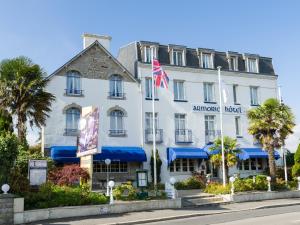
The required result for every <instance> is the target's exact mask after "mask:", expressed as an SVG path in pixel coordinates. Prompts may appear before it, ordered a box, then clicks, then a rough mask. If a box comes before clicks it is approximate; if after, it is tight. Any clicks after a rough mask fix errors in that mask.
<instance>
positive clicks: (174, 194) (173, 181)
mask: <svg viewBox="0 0 300 225" xmlns="http://www.w3.org/2000/svg"><path fill="white" fill-rule="evenodd" d="M175 183H176V179H175V177H171V178H170V184H171V185H172V188H173V190H172V199H175V198H176V189H175V186H174V184H175Z"/></svg>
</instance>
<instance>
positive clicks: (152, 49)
mask: <svg viewBox="0 0 300 225" xmlns="http://www.w3.org/2000/svg"><path fill="white" fill-rule="evenodd" d="M148 51H150V52H148ZM143 52H144V62H146V63H152V54H153V55H154V58H157V53H156V47H155V46H149V45H145V46H144V48H143Z"/></svg>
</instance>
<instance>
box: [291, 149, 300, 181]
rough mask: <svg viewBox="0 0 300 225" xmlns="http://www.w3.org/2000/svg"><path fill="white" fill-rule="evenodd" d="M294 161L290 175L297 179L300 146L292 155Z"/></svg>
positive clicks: (298, 174) (299, 167)
mask: <svg viewBox="0 0 300 225" xmlns="http://www.w3.org/2000/svg"><path fill="white" fill-rule="evenodd" d="M294 161H295V164H294V165H293V168H292V175H293V177H298V176H300V144H299V145H298V148H297V151H296V153H295V155H294Z"/></svg>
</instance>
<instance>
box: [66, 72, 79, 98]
mask: <svg viewBox="0 0 300 225" xmlns="http://www.w3.org/2000/svg"><path fill="white" fill-rule="evenodd" d="M66 76H67V79H66V94H67V95H81V94H82V90H81V74H80V72H78V71H75V70H71V71H68V72H67V74H66Z"/></svg>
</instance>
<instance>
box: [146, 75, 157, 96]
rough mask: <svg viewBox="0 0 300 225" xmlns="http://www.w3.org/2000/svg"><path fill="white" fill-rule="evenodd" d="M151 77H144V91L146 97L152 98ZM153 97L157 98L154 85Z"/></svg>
mask: <svg viewBox="0 0 300 225" xmlns="http://www.w3.org/2000/svg"><path fill="white" fill-rule="evenodd" d="M152 84H153V82H152V78H148V77H147V78H146V79H145V92H146V99H152ZM154 93H155V96H154V97H155V99H157V89H156V88H155V87H154Z"/></svg>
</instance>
